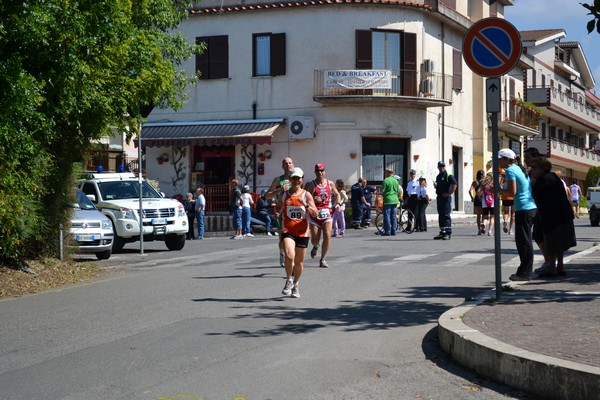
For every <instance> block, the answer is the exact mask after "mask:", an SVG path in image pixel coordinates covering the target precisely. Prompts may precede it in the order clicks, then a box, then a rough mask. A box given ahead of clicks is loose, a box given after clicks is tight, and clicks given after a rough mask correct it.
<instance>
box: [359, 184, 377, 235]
mask: <svg viewBox="0 0 600 400" xmlns="http://www.w3.org/2000/svg"><path fill="white" fill-rule="evenodd" d="M362 186H363V194H364V195H365V201H366V202H367V204H364V210H363V218H362V224H361V226H362V227H363V228H368V227H369V226H371V208H372V207H373V193H375V192H376V191H377V188H375V187H373V186H369V185H367V180H366V179H365V178H363V182H362Z"/></svg>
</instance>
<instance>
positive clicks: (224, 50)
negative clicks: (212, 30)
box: [209, 36, 229, 79]
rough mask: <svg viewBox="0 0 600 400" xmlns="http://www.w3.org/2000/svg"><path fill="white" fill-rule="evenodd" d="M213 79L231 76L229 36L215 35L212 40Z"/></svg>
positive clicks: (211, 63)
mask: <svg viewBox="0 0 600 400" xmlns="http://www.w3.org/2000/svg"><path fill="white" fill-rule="evenodd" d="M210 45H211V46H210V47H212V50H210V47H209V51H210V77H211V79H220V78H229V40H228V37H227V36H213V37H212V38H211V40H210Z"/></svg>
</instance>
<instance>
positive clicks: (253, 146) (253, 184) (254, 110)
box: [252, 101, 258, 193]
mask: <svg viewBox="0 0 600 400" xmlns="http://www.w3.org/2000/svg"><path fill="white" fill-rule="evenodd" d="M257 106H258V104H257V103H256V101H253V102H252V119H256V108H257ZM252 165H253V168H252V191H253V192H254V193H256V166H257V164H256V144H253V145H252Z"/></svg>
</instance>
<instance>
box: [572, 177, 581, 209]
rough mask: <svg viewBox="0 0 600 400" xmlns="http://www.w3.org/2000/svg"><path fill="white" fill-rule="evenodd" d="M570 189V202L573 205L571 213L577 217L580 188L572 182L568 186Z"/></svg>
mask: <svg viewBox="0 0 600 400" xmlns="http://www.w3.org/2000/svg"><path fill="white" fill-rule="evenodd" d="M570 189H571V204H572V205H573V214H575V218H579V202H580V201H581V188H580V187H579V185H578V184H576V183H575V182H573V184H572V185H571V186H570Z"/></svg>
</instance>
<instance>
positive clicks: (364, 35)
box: [356, 29, 373, 69]
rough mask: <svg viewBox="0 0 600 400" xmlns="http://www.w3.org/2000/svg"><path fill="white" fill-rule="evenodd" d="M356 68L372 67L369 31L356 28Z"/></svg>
mask: <svg viewBox="0 0 600 400" xmlns="http://www.w3.org/2000/svg"><path fill="white" fill-rule="evenodd" d="M356 68H357V69H371V68H373V44H372V41H371V31H366V30H359V29H357V30H356Z"/></svg>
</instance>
